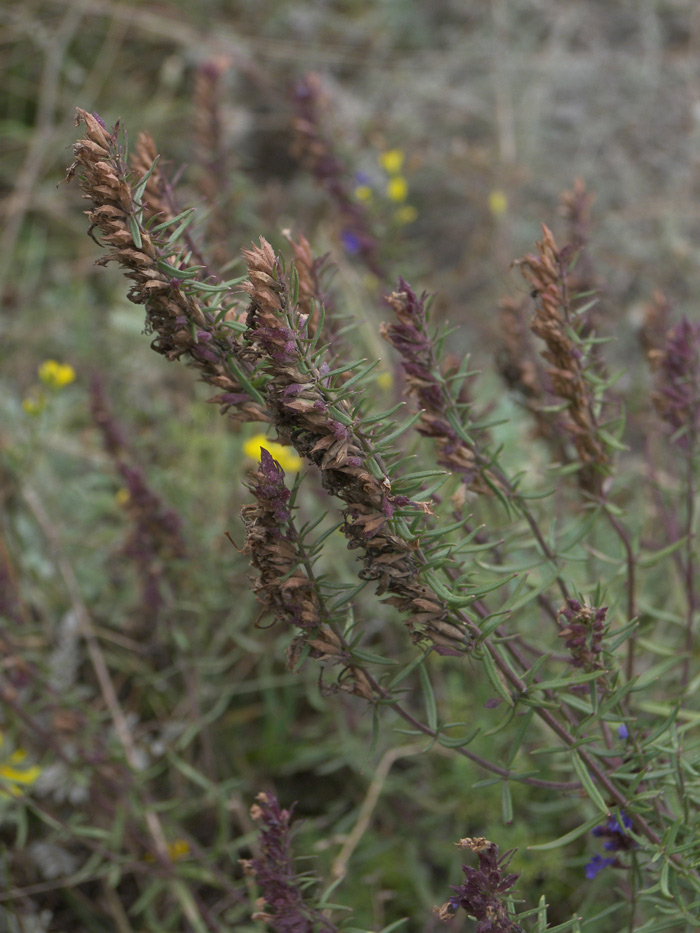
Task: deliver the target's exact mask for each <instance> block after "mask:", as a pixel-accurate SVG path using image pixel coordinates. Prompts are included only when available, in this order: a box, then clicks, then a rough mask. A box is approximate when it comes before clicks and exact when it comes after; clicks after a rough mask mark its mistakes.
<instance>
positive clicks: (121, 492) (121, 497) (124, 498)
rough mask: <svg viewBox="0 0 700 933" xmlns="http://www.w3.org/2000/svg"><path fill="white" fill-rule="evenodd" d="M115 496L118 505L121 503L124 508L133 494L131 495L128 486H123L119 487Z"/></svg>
mask: <svg viewBox="0 0 700 933" xmlns="http://www.w3.org/2000/svg"><path fill="white" fill-rule="evenodd" d="M114 498H115V500H116V503H117V505H120V506H121V507H122V508H124V506H125V505H126V504H127V503H128V501H129V499H130V498H131V496H130V495H129V490H128V489H127V488H126V486H122V488H121V489H117V492H116V494H115V496H114Z"/></svg>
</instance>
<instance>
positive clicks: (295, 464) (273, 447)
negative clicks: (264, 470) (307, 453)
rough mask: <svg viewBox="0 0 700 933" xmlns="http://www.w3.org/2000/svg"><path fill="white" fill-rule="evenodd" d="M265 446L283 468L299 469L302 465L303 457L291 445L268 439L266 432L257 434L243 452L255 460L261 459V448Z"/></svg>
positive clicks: (245, 445) (247, 443)
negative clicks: (286, 445)
mask: <svg viewBox="0 0 700 933" xmlns="http://www.w3.org/2000/svg"><path fill="white" fill-rule="evenodd" d="M261 447H264V448H265V450H267V451H268V452H269V453H270V455H271V456H272V458H273V459H274V460H276V461H277V462H278V463H279V465H280V466H281V467H282V469H283V470H292V471H294V470H298V469H299V468H300V467H301V463H302V460H301V457H300V456H299V454H298V453H297V452H296V451H295V450H294V449H293V448H291V447H285V446H284V444H278V443H277V441H271V440H268V438H267V437H265V435H264V434H255V435H254V436H253V437H251V438H249V439H248V440H247V441H246V442H245V444H244V445H243V453H244V454H245V455H246V457H251V458H252V459H253V460H260V448H261Z"/></svg>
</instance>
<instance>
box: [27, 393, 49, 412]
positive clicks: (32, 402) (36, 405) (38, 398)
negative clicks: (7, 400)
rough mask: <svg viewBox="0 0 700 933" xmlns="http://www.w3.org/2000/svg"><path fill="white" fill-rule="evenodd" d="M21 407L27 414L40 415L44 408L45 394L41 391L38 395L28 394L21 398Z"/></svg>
mask: <svg viewBox="0 0 700 933" xmlns="http://www.w3.org/2000/svg"><path fill="white" fill-rule="evenodd" d="M22 408H23V409H24V410H25V411H26V413H27V414H28V415H34V416H36V415H40V414H41V413H42V411H43V410H44V409H45V408H46V396H44V395H42V394H41V393H40V394H39V395H28V396H27V397H26V398H25V399H22Z"/></svg>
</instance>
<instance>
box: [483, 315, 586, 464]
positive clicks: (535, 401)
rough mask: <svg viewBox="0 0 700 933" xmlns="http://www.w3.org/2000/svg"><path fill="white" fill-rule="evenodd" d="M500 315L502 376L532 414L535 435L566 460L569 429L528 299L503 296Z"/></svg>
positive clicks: (499, 351) (499, 359) (555, 453)
mask: <svg viewBox="0 0 700 933" xmlns="http://www.w3.org/2000/svg"><path fill="white" fill-rule="evenodd" d="M499 317H500V327H499V337H500V345H499V348H498V353H497V358H496V362H497V365H498V369H499V372H500V374H501V377H502V379H503V381H504V382H505V383H506V385H507V386H508V387H509V388H510V389H511V390H513V391H514V392H516V393H517V394H518V397H519V399H520V401H521V404H523V405H524V407H525V408H526V409H527V410H528V411H529V412H530V414H531V415H532V418H533V420H534V425H535V429H534V434H535V437H538V438H541V439H542V440H543V441H545V442H546V443H547V444H548V445H549V446H550V448H551V449H552V451H553V452H554V455H555V456H556V458H557V459H558V460H559V461H561V462H563V463H567V462H568V460H569V456H568V451H567V447H566V444H565V442H564V438H565V437H566V432H565V431H564V428H563V424H562V418H561V413H560V412H558V411H556V410H555V405H554V403H555V397H554V395H553V393H552V386H551V380H550V378H549V376H548V375H547V373H546V371H545V367H544V366H543V364H542V360H541V358H540V356H539V354H538V353H537V350H536V348H535V345H534V340H533V336H532V331H531V329H530V323H529V313H528V302H527V301H526V300H517V299H513V298H504V299H503V300H502V301H501V302H500V303H499Z"/></svg>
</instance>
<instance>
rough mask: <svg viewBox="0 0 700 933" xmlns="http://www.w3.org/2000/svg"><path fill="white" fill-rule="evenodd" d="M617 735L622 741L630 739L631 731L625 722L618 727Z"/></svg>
mask: <svg viewBox="0 0 700 933" xmlns="http://www.w3.org/2000/svg"><path fill="white" fill-rule="evenodd" d="M617 734H618V736H619V737H620V738H621V739H628V738H629V737H630V731H629V729H628V728H627V726H626V725H625V724H624V722H623V723H622V725H621V726H618V727H617Z"/></svg>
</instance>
